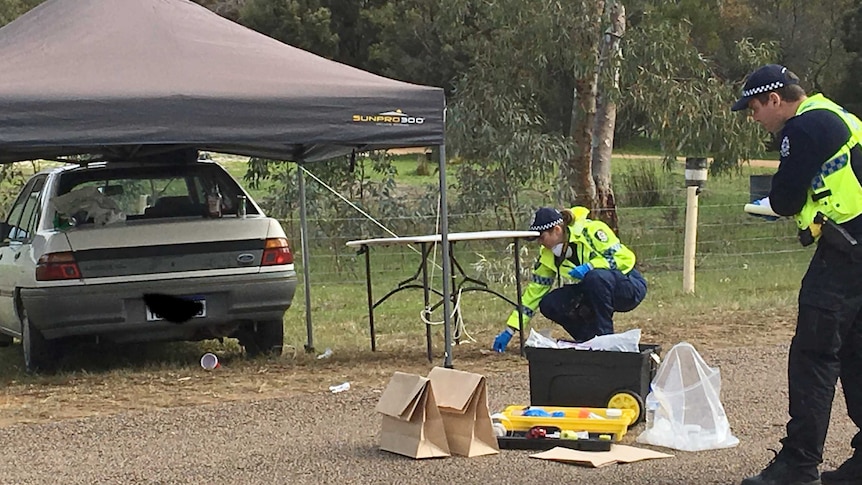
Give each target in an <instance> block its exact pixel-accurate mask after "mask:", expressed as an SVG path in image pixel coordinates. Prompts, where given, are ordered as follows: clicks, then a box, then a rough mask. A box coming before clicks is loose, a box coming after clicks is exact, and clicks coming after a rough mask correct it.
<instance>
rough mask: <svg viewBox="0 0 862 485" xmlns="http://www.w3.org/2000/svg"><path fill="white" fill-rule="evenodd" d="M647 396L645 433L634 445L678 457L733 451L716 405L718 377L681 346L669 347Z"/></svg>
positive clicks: (688, 347) (689, 347)
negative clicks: (673, 451) (670, 451)
mask: <svg viewBox="0 0 862 485" xmlns="http://www.w3.org/2000/svg"><path fill="white" fill-rule="evenodd" d="M651 388H652V391H651V392H650V393H649V395H648V396H647V399H646V401H647V406H646V407H647V429H646V430H645V431H644V432H643V433H641V434H640V436H638V437H637V442H638V443H646V444H650V445H656V446H664V447H667V448H674V449H677V450H683V451H701V450H712V449H717V448H728V447H731V446H736V445H737V444H738V443H739V440H738V439H737V438H736V437H735V436H733V435H732V434H731V432H730V424H729V423H728V421H727V415H725V413H724V407H723V406H722V405H721V401H720V400H719V395H720V394H721V373H720V372H719V369H718V368H713V367H709V366H708V365H707V364H706V362H704V360H703V358H702V357H701V356H700V354H698V353H697V350H695V349H694V347H692V345H691V344H689V343H687V342H681V343H679V344H676V345H674V346H673V348H671V349H670V351H669V352H668V353H667V355H666V356H665V357H664V359H663V361H662V363H661V365H659V368H658V371H657V372H656V376H655V378H654V379H653V381H652V385H651Z"/></svg>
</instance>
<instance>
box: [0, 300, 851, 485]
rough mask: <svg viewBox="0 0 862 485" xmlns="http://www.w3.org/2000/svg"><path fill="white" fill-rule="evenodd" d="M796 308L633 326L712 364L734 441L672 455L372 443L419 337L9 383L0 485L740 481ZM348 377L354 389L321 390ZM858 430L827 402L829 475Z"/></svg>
mask: <svg viewBox="0 0 862 485" xmlns="http://www.w3.org/2000/svg"><path fill="white" fill-rule="evenodd" d="M793 311H794V310H793V309H781V310H780V311H771V310H770V311H763V312H758V313H739V312H729V311H723V310H721V309H715V310H714V311H711V312H709V313H708V314H704V315H693V316H692V317H691V318H690V319H687V321H684V322H679V323H678V324H677V325H663V326H662V328H663V330H662V331H656V330H655V329H652V328H651V326H650V324H649V322H645V324H644V326H643V329H644V337H643V338H642V341H643V342H645V343H646V342H648V343H659V344H661V345H662V346H663V348H664V349H669V348H670V346H671V344H673V343H676V342H679V341H688V342H690V343H692V344H694V345H695V347H696V348H697V349H698V351H699V352H700V353H701V355H702V356H703V357H704V358H705V359H706V361H707V362H708V363H709V365H711V366H715V367H717V368H719V369H720V370H721V377H722V392H721V399H722V404H723V405H724V408H725V410H726V412H727V415H728V419H729V421H730V424H731V429H732V432H733V434H734V435H735V436H736V437H738V438H739V440H740V443H739V445H738V446H736V447H733V448H728V449H722V450H712V451H703V452H681V451H677V450H668V449H661V451H665V452H668V451H669V452H670V453H672V454H673V455H674V457H673V458H669V459H663V460H651V461H645V462H638V463H633V464H628V465H618V466H617V465H613V466H608V467H603V468H599V469H589V468H584V467H579V466H573V465H564V464H559V463H552V462H545V461H540V460H536V459H533V458H530V454H531V452H530V451H526V450H503V451H502V452H501V453H500V454H498V455H492V456H486V457H479V458H471V459H467V458H462V457H452V458H447V459H435V460H424V461H414V460H410V459H407V458H404V457H401V456H398V455H393V454H390V453H386V452H382V451H380V450H379V449H378V443H379V441H378V440H379V436H378V433H379V428H380V418H379V416H377V415H376V414H375V412H374V407H375V405H376V403H377V401H378V400H379V397H380V392H381V391H382V389H383V387H384V386H385V384H386V382H388V380H389V378H390V376H391V375H392V373H393V372H394V371H396V370H399V371H404V372H415V373H419V374H423V375H424V374H427V372H428V370H430V368H431V367H432V365H434V364H439V363H440V362H441V361H442V360H441V359H442V358H441V359H438V362H435V363H434V364H429V363H428V362H427V360H426V359H425V358H424V353H423V349H422V335H421V333H419V332H417V339H416V347H417V348H416V350H403V349H402V350H387V349H382V350H380V351H378V352H376V353H371V352H355V353H347V352H342V351H339V349H337V348H335V349H333V350H334V355H332V357H330V358H328V359H323V360H317V359H315V358H314V356H313V355H311V356H309V355H306V354H305V353H296V354H294V353H293V352H287V353H286V355H284V356H283V357H281V358H279V359H271V360H260V361H251V362H248V361H244V360H243V359H241V358H240V357H239V356H237V355H223V357H224V360H223V365H222V367H220V368H218V369H216V370H214V371H212V372H207V371H204V370H203V369H201V368H200V367H199V366H198V365H197V363H196V362H191V363H189V364H188V365H184V364H165V365H164V366H162V367H157V366H153V365H152V363H149V364H147V363H144V364H141V363H138V362H134V363H132V364H121V365H120V364H118V365H116V366H114V367H109V368H107V369H106V370H98V371H80V372H76V373H72V374H63V375H62V376H56V377H45V378H38V379H35V380H32V381H31V380H28V382H26V383H24V382H14V381H12V382H6V383H4V384H5V386H4V387H3V389H2V394H0V420H2V424H0V443H3V444H4V453H2V454H0V484H7V483H8V484H34V485H35V484H56V483H63V484H93V483H111V484H113V483H123V484H132V483H142V484H143V483H146V484H153V483H159V484H174V483H177V484H180V483H183V484H186V483H194V484H197V483H201V484H204V483H206V484H209V483H242V484H258V483H259V484H271V483H291V484H299V485H302V484H315V485H317V484H329V483H338V484H343V483H350V484H353V483H357V484H368V483H380V484H391V483H411V484H412V483H416V484H424V483H428V484H432V483H433V484H439V483H459V484H487V483H507V484H509V485H519V484H535V483H541V482H547V483H611V484H613V483H632V484H651V485H652V484H666V485H682V484H690V483H699V484H731V483H734V484H735V483H739V481H740V480H741V479H742V478H743V477H745V476H747V475H751V474H754V473H756V472H757V471H759V470H760V469H761V468H762V467H763V466H764V465H765V464H766V463H767V462H768V460H769V459H770V458H771V456H772V454H771V453H770V452H769V451H768V448H776V447H778V446H780V445H779V443H778V439H779V438H780V437H781V436H782V435H783V426H784V423H785V422H786V419H787V416H786V407H787V403H786V399H787V397H786V355H787V342H788V341H789V338H790V335H791V333H792V326H793V317H794V315H793ZM476 337H477V338H479V337H480V336H476ZM484 337H491V336H484ZM481 340H482V339H480V341H481ZM485 340H488V339H485ZM438 342H439V340H438ZM483 347H484V346H483V345H477V344H472V345H465V346H458V347H456V348H455V349H454V352H453V355H454V364H455V367H456V368H458V369H462V370H468V371H474V372H480V373H483V374H485V375H486V377H487V378H488V399H489V405H490V408H491V410H492V412H493V411H496V410H500V409H502V407H503V406H505V405H508V404H522V403H528V401H529V379H528V364H527V362H526V361H525V360H523V359H521V358H519V357H517V356H516V355H513V354H512V353H509V354H506V355H491V354H488V353H486V352H484V350H485V349H484V348H483ZM199 350H200V349H198V351H199ZM15 351H16V349H15V348H12V349H8V348H7V349H2V350H0V352H15ZM183 352H185V351H181V352H180V356H179V358H180V359H184V358H188V359H189V360H190V361H194V360H196V358H197V357H198V356H199V354H198V353H196V352H195V349H194V348H190V349H188V352H187V354H185V353H183ZM0 357H2V356H0ZM438 357H439V355H438ZM92 358H93V359H94V361H96V360H97V358H96V357H95V356H94V357H92ZM345 381H348V382H350V383H351V388H350V390H349V391H347V392H343V393H339V394H332V393H330V392H329V390H328V387H329V386H330V385H333V384H339V383H342V382H345ZM839 396H840V393H839ZM643 429H644V425H643V424H640V425H638V426H636V427H634V428H632V429H630V430H629V432H628V434H626V436H625V438H624V440H623V442H624V443H626V444H635V445H637V446H642V447H643V446H644V445H639V444H636V443H634V440H635V438H636V437H637V436H638V435H639V434H640V433H641V432H642V431H643ZM855 432H856V428H855V427H854V426H853V425H852V423H851V422H850V421H849V419H848V418H847V417H846V409H845V408H844V405H843V402H842V400H841V399H840V398H838V399H836V401H835V405H834V409H833V415H832V427H831V429H830V434H829V437H828V440H827V446H826V450H827V451H826V454H825V455H824V459H825V463H824V468H831V467H835V466H836V465H837V464H839V463H840V462H841V461H842V460H843V459H844V458H846V457H847V456H848V454H849V453H850V448H849V441H850V438H851V437H852V436H853V434H854V433H855Z"/></svg>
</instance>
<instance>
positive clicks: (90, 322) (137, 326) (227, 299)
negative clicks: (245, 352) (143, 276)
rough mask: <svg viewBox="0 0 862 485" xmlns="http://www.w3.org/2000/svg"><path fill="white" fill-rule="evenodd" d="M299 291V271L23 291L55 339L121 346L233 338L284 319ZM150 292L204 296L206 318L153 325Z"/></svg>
mask: <svg viewBox="0 0 862 485" xmlns="http://www.w3.org/2000/svg"><path fill="white" fill-rule="evenodd" d="M295 291H296V272H295V271H283V272H270V273H259V274H250V275H242V276H223V277H207V278H185V279H172V280H160V281H157V282H130V283H115V284H105V285H86V286H65V287H52V288H23V289H21V300H22V302H23V304H24V308H25V309H26V311H27V315H28V318H29V319H30V322H31V324H32V325H33V326H34V327H35V328H37V329H39V330H40V331H41V332H42V334H43V335H44V336H45V337H46V338H49V339H54V338H62V337H72V336H85V335H92V336H100V337H103V338H106V339H109V340H113V341H117V342H140V341H157V340H198V339H202V338H216V337H224V336H229V335H230V334H231V333H233V331H234V330H235V329H236V328H237V327H238V326H239V325H241V324H243V323H248V322H253V321H271V320H280V319H282V318H283V317H284V312H285V311H286V310H287V309H288V308H290V305H291V303H292V301H293V295H294V293H295ZM145 293H163V294H168V295H174V296H183V297H194V298H196V299H200V298H203V299H205V300H206V316H205V317H200V318H193V319H191V320H189V321H187V322H185V323H182V324H174V323H170V322H166V321H148V320H147V309H146V306H145V304H144V300H143V295H144V294H145Z"/></svg>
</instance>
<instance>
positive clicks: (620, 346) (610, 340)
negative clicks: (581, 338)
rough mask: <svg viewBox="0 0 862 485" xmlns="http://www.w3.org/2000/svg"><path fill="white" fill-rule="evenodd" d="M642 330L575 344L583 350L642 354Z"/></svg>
mask: <svg viewBox="0 0 862 485" xmlns="http://www.w3.org/2000/svg"><path fill="white" fill-rule="evenodd" d="M640 341H641V329H639V328H633V329H631V330H627V331H625V332H622V333H609V334H607V335H599V336H597V337H593V338H591V339H589V340H587V341H586V342H583V343H579V344H575V348H576V349H581V350H615V351H618V352H640V349H639V348H638V344H639V343H640Z"/></svg>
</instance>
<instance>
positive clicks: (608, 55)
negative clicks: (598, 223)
mask: <svg viewBox="0 0 862 485" xmlns="http://www.w3.org/2000/svg"><path fill="white" fill-rule="evenodd" d="M611 3H612V4H611V5H610V8H609V9H608V11H609V13H610V21H611V26H610V28H608V30H607V31H605V35H604V38H603V39H602V46H601V54H600V56H599V76H600V78H601V79H607V80H608V81H609V84H610V86H606V88H605V89H602V90H601V92H600V94H599V96H598V100H597V106H598V107H597V112H596V118H595V125H594V127H593V146H592V150H593V153H592V176H593V180H594V181H595V189H596V198H595V202H596V206H595V207H594V210H595V211H596V212H597V213H598V217H599V218H600V219H601V220H603V221H605V222H606V223H607V224H608V225H609V226H610V227H611V229H613V230H614V231H615V232H617V233H619V232H618V229H619V220H618V218H617V204H616V200H615V199H614V189H613V186H612V185H611V155H612V153H613V148H614V127H615V126H616V121H617V104H616V101H615V100H614V96H615V94H616V93H617V92H618V91H619V78H620V57H621V50H620V40H621V39H622V37H623V35H624V34H625V30H626V9H625V6H623V5H622V4H621V3H619V2H611Z"/></svg>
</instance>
